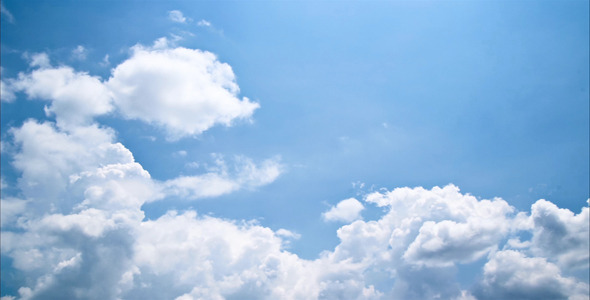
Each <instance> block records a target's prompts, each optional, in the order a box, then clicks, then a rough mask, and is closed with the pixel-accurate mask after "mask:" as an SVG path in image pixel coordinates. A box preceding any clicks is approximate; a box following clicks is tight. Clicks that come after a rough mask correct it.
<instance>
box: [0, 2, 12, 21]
mask: <svg viewBox="0 0 590 300" xmlns="http://www.w3.org/2000/svg"><path fill="white" fill-rule="evenodd" d="M0 15H2V16H3V17H4V19H5V20H6V21H8V22H9V23H14V16H13V15H12V13H10V11H8V9H6V7H4V3H0Z"/></svg>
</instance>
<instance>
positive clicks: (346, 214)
mask: <svg viewBox="0 0 590 300" xmlns="http://www.w3.org/2000/svg"><path fill="white" fill-rule="evenodd" d="M364 208H365V207H364V206H363V204H362V203H360V202H359V201H358V200H356V199H354V198H350V199H346V200H342V201H340V202H338V204H336V206H332V207H331V208H330V210H328V211H327V212H324V213H323V214H322V217H323V218H324V220H326V221H342V222H352V221H354V220H357V219H359V218H360V217H361V215H360V214H361V211H362V210H363V209H364Z"/></svg>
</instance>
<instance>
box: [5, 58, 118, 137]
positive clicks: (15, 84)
mask: <svg viewBox="0 0 590 300" xmlns="http://www.w3.org/2000/svg"><path fill="white" fill-rule="evenodd" d="M44 61H45V59H44V58H38V57H37V56H34V57H33V62H32V64H33V63H34V64H35V65H39V66H41V65H44V64H45V62H44ZM11 88H12V89H13V90H15V91H22V92H24V93H25V94H27V96H28V97H29V98H31V99H43V100H51V105H50V106H49V107H47V109H46V112H47V113H52V114H55V117H56V119H57V123H58V125H59V126H60V127H63V128H67V127H72V126H78V125H84V124H89V123H90V122H92V118H93V117H95V116H98V115H102V114H106V113H108V112H110V111H111V110H112V106H111V96H110V92H109V91H108V89H107V88H106V87H105V86H104V85H103V84H102V82H101V80H100V78H98V77H94V76H90V75H88V74H87V73H83V72H75V71H74V70H73V69H72V68H70V67H67V66H63V67H58V68H41V69H37V70H34V71H33V72H31V73H30V74H23V73H21V74H19V76H18V78H17V79H15V80H12V81H11Z"/></svg>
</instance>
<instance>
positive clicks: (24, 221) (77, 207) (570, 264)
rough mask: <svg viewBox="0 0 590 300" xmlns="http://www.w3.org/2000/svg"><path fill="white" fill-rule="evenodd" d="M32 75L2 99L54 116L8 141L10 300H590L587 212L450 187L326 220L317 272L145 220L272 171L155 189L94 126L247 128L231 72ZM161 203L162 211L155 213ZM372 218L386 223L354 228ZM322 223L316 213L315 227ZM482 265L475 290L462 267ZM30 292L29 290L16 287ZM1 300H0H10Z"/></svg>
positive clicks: (214, 234) (196, 59) (173, 218)
mask: <svg viewBox="0 0 590 300" xmlns="http://www.w3.org/2000/svg"><path fill="white" fill-rule="evenodd" d="M35 57H36V58H33V59H32V60H31V64H32V66H34V67H36V69H34V70H33V71H31V72H30V73H21V74H19V75H18V77H17V78H15V79H11V80H10V81H9V85H10V88H11V89H14V90H15V91H17V92H22V93H24V94H25V95H26V96H27V97H29V98H31V99H40V100H45V101H49V104H48V106H47V108H46V111H47V112H48V113H51V114H53V115H55V118H56V122H51V121H44V122H43V121H38V120H32V119H31V120H27V121H25V122H24V123H23V124H21V125H19V126H17V127H13V128H11V129H10V131H9V136H8V143H10V149H11V150H10V152H9V153H7V155H9V156H10V160H11V162H12V165H13V167H14V168H15V170H16V171H17V172H18V174H20V175H19V179H18V181H17V188H18V190H19V193H18V195H19V197H6V198H4V197H3V198H2V201H1V203H0V205H1V206H2V209H1V211H2V234H1V243H0V246H1V252H2V255H3V256H4V257H6V258H8V259H7V261H9V263H10V264H11V268H14V270H15V272H18V274H19V276H16V277H14V279H10V278H9V279H7V280H9V281H10V280H13V281H11V282H10V284H11V285H13V286H19V287H20V288H19V289H18V294H15V295H11V296H7V297H15V298H18V299H53V298H67V299H146V298H157V299H392V298H394V299H482V300H483V299H538V298H539V297H550V298H553V299H584V297H586V298H587V295H588V292H589V291H588V290H589V287H588V278H587V277H585V278H584V277H580V275H579V271H580V270H582V271H587V269H588V261H589V258H588V251H589V250H590V249H589V234H588V233H589V229H588V227H589V225H588V221H589V209H588V207H584V208H582V210H581V211H580V212H579V213H577V214H576V213H574V212H572V211H570V210H567V209H562V208H558V207H557V206H556V205H554V204H553V203H551V202H549V201H546V200H538V201H537V202H536V203H534V204H533V205H532V206H531V210H530V212H519V211H517V210H516V209H515V208H514V207H512V206H511V205H509V204H508V203H507V202H506V201H505V200H503V199H500V198H494V199H478V198H476V197H474V196H472V195H469V194H464V193H462V192H461V191H460V190H459V188H458V187H457V186H454V185H452V184H451V185H447V186H444V187H433V188H431V189H425V188H422V187H416V188H409V187H402V188H395V189H393V190H391V191H387V190H380V192H373V193H370V194H366V195H363V197H362V199H361V198H360V197H359V199H361V200H362V202H361V201H360V200H357V199H354V198H350V199H346V200H343V201H341V202H339V203H338V204H337V205H335V206H333V207H332V208H330V209H329V210H328V211H327V212H325V213H324V214H323V215H322V216H323V218H324V219H325V220H327V221H332V220H335V221H341V222H345V224H344V225H343V226H341V227H340V228H339V229H338V230H337V231H336V235H337V237H338V239H339V242H338V244H337V245H336V246H335V247H334V248H333V249H327V250H326V251H324V252H322V253H321V254H319V255H318V256H317V258H315V259H303V258H300V257H299V256H297V255H296V254H294V253H292V252H290V251H289V250H288V249H289V244H290V243H291V242H292V241H293V240H296V239H298V238H299V237H300V236H299V234H297V233H294V232H292V231H289V230H286V229H278V230H276V231H275V230H273V229H271V228H268V227H265V226H264V225H263V224H261V223H260V222H258V221H249V220H228V219H223V218H217V217H212V216H206V215H201V214H199V213H198V212H197V211H196V210H193V209H189V210H185V211H176V210H168V211H167V212H166V213H164V214H163V215H161V216H158V217H156V218H153V219H148V218H146V217H145V213H144V211H143V210H142V207H143V205H144V204H146V203H149V202H153V201H166V200H168V199H170V198H172V197H176V198H182V199H186V200H187V201H191V200H195V199H200V198H205V197H216V196H220V195H223V194H227V193H230V192H235V191H238V190H241V189H253V188H257V187H260V186H263V185H266V184H270V183H272V182H273V181H275V180H276V179H277V178H278V177H279V175H280V174H281V173H282V172H283V166H282V164H281V162H280V159H279V158H278V157H277V158H270V159H267V160H264V161H262V162H254V161H253V160H251V159H249V158H246V157H240V156H238V157H234V158H233V159H225V158H223V157H222V156H220V155H217V156H215V158H216V163H215V165H214V166H213V167H210V168H209V169H208V170H207V171H206V173H204V174H197V175H186V176H179V177H176V178H173V179H170V180H164V181H161V180H156V179H154V178H152V177H151V175H150V174H149V172H148V171H147V170H145V169H144V167H143V166H142V165H141V164H140V163H138V162H137V161H135V158H134V156H133V153H132V152H131V151H130V150H129V149H127V148H126V147H125V146H124V145H123V144H122V143H120V142H118V141H117V138H116V132H115V130H114V129H112V128H109V127H106V126H104V125H100V124H97V123H96V122H97V120H96V118H95V117H96V116H100V115H104V114H107V113H109V112H111V111H115V110H116V111H117V112H118V113H119V114H120V115H121V116H123V117H125V118H132V119H139V120H143V121H145V122H148V123H152V124H156V125H157V126H160V127H161V128H163V129H164V130H165V131H166V132H167V134H168V137H169V138H171V139H174V138H180V137H183V136H190V135H195V134H199V133H201V132H203V131H204V130H207V129H208V128H210V127H211V126H214V125H215V124H225V125H229V124H231V122H232V121H233V120H235V119H248V118H249V117H250V116H251V114H252V112H253V111H254V110H255V109H256V108H257V107H258V104H256V103H253V102H250V101H249V100H247V99H242V100H240V99H238V98H237V94H238V92H239V88H238V86H237V84H236V82H235V76H234V74H233V71H232V70H231V67H229V65H227V64H223V63H220V62H219V61H218V60H217V58H216V57H215V55H213V54H212V53H208V52H204V51H200V50H192V49H186V48H170V47H168V45H162V47H151V48H148V47H142V46H137V47H135V48H134V50H133V53H132V55H131V57H130V58H129V59H127V60H126V61H124V62H123V63H121V64H120V65H118V66H116V67H115V68H114V70H113V73H112V75H111V77H110V78H109V79H108V80H106V81H104V80H101V79H100V78H98V77H94V76H91V75H89V74H87V73H83V72H77V71H75V70H73V69H72V68H71V67H68V66H60V67H52V66H51V64H50V62H49V60H48V59H46V58H47V56H46V55H45V56H43V55H39V56H35ZM161 203H165V202H161ZM368 206H376V207H378V208H381V209H382V214H381V215H380V216H378V217H376V218H374V219H370V220H363V219H361V218H360V212H361V211H362V210H363V209H365V208H366V207H368ZM318 217H319V213H318ZM478 261H483V262H484V263H483V264H484V265H483V267H482V268H481V270H480V272H479V277H478V279H476V280H475V282H474V283H473V285H472V286H471V287H462V286H460V285H459V284H458V282H457V279H456V277H457V274H456V273H457V269H458V267H459V266H461V265H469V264H474V265H473V266H474V267H477V262H478ZM18 278H26V280H22V281H20V280H18ZM4 299H8V298H4Z"/></svg>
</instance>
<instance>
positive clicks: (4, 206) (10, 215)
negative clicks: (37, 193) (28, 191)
mask: <svg viewBox="0 0 590 300" xmlns="http://www.w3.org/2000/svg"><path fill="white" fill-rule="evenodd" d="M2 189H4V186H3V187H2ZM26 205H27V201H25V200H22V199H18V198H13V197H9V198H6V199H0V224H1V225H2V226H6V225H9V224H12V223H13V222H15V221H16V218H17V217H18V216H19V215H20V214H22V213H23V212H24V211H25V208H26Z"/></svg>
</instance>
